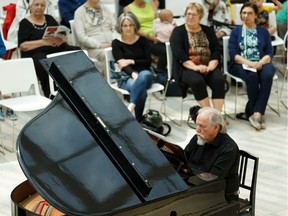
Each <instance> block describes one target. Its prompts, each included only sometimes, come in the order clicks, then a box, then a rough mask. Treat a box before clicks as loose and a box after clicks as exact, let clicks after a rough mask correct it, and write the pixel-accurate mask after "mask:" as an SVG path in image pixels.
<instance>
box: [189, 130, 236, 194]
mask: <svg viewBox="0 0 288 216" xmlns="http://www.w3.org/2000/svg"><path fill="white" fill-rule="evenodd" d="M185 154H186V157H187V159H188V163H189V165H190V167H191V169H192V171H193V172H194V174H200V173H203V172H208V173H211V174H214V175H216V176H218V178H220V179H225V181H226V190H225V194H230V193H233V192H236V191H238V189H239V177H238V166H239V149H238V146H237V144H236V143H235V141H234V140H233V139H232V138H231V137H230V136H229V135H228V134H220V133H219V134H218V135H217V136H216V138H215V139H214V141H213V142H212V143H210V144H207V143H206V144H205V145H198V144H197V135H194V136H193V137H192V139H191V140H190V142H189V144H188V145H187V146H186V148H185Z"/></svg>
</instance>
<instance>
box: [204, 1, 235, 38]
mask: <svg viewBox="0 0 288 216" xmlns="http://www.w3.org/2000/svg"><path fill="white" fill-rule="evenodd" d="M202 5H203V7H204V16H203V18H202V19H201V22H200V23H201V24H203V25H207V26H211V27H213V28H214V31H215V34H216V37H217V38H218V39H222V37H223V36H225V35H230V33H231V29H230V28H229V27H228V26H229V25H231V18H230V15H229V13H228V11H227V8H226V4H225V3H224V2H223V1H222V0H213V1H210V0H203V3H202Z"/></svg>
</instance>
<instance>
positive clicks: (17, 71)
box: [0, 58, 40, 95]
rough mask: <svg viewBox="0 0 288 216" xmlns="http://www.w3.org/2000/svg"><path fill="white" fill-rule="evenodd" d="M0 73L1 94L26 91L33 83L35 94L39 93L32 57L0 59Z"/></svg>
mask: <svg viewBox="0 0 288 216" xmlns="http://www.w3.org/2000/svg"><path fill="white" fill-rule="evenodd" d="M0 75H1V79H0V91H1V92H2V95H5V94H11V93H19V92H28V91H29V90H30V88H31V86H32V85H34V92H35V95H40V90H39V84H38V79H37V76H36V71H35V67H34V62H33V60H32V58H20V59H11V60H6V61H1V62H0Z"/></svg>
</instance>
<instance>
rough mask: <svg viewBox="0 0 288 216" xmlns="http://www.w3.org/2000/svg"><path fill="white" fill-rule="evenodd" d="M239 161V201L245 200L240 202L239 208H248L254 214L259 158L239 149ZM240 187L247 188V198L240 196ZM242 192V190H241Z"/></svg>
mask: <svg viewBox="0 0 288 216" xmlns="http://www.w3.org/2000/svg"><path fill="white" fill-rule="evenodd" d="M239 152H240V162H239V187H240V202H241V201H242V202H244V203H245V202H246V205H242V206H241V203H240V207H242V208H241V209H240V212H241V210H245V209H250V211H251V213H252V214H251V215H252V216H253V215H255V201H256V184H257V175H258V164H259V158H258V157H256V156H254V155H252V154H251V153H248V152H247V151H244V150H240V151H239ZM241 189H245V190H248V192H249V199H243V198H242V197H241V191H242V190H241ZM242 192H243V191H242Z"/></svg>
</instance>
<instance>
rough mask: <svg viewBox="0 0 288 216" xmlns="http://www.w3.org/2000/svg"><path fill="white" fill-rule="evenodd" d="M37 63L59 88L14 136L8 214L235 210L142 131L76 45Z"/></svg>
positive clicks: (175, 150)
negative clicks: (15, 168) (15, 179)
mask: <svg viewBox="0 0 288 216" xmlns="http://www.w3.org/2000/svg"><path fill="white" fill-rule="evenodd" d="M41 64H42V66H43V67H44V68H45V69H46V70H47V72H48V73H49V74H50V75H51V76H52V77H53V79H54V80H55V82H56V83H57V85H58V87H59V93H58V94H57V95H56V97H55V98H54V100H53V101H52V103H51V104H50V105H49V106H48V107H47V108H46V109H45V110H43V111H42V112H41V113H40V114H39V115H38V116H36V117H35V118H33V119H32V120H31V121H30V122H28V123H27V124H26V125H25V126H24V127H23V129H22V130H21V131H20V134H19V136H18V138H17V145H16V148H17V159H18V162H19V164H20V167H21V169H22V171H23V172H24V174H25V176H26V177H27V180H26V181H25V182H23V183H21V184H20V185H18V186H17V187H16V188H15V189H14V190H13V191H12V193H11V200H12V215H13V216H22V215H23V216H28V215H29V216H30V215H71V216H84V215H85V216H100V215H114V216H130V215H131V216H132V215H133V216H134V215H143V216H144V215H145V216H156V215H161V216H162V215H165V216H166V215H171V216H176V215H199V216H200V215H207V216H208V215H215V216H217V215H219V216H226V215H227V216H234V215H239V204H238V203H237V202H231V203H227V202H226V201H225V199H224V190H225V182H224V181H223V180H218V181H212V182H208V183H204V184H197V183H195V182H193V181H191V179H193V178H194V177H195V176H193V173H191V171H190V169H189V166H188V165H187V162H186V160H185V156H184V155H183V150H182V151H181V148H180V147H178V146H177V145H174V144H171V143H168V142H166V141H164V140H162V139H161V138H159V137H157V136H155V135H154V134H151V133H149V132H148V133H147V131H145V130H144V129H143V128H142V127H141V125H140V124H139V123H138V122H137V121H136V120H135V118H134V117H133V116H132V114H131V113H130V112H129V111H128V109H127V108H126V107H125V105H124V104H123V102H122V101H121V99H120V98H119V97H118V96H117V95H116V94H115V93H114V91H113V90H112V89H111V88H110V86H109V84H107V82H106V81H105V80H104V79H103V77H102V75H101V74H100V73H99V72H98V70H97V69H96V68H95V66H94V64H93V63H92V62H91V61H90V59H89V58H87V56H86V55H85V54H84V53H83V52H82V51H79V52H75V53H71V54H67V55H63V56H58V57H54V58H49V59H44V60H42V61H41Z"/></svg>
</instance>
